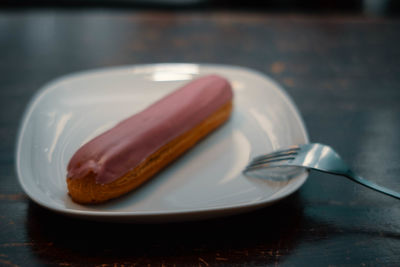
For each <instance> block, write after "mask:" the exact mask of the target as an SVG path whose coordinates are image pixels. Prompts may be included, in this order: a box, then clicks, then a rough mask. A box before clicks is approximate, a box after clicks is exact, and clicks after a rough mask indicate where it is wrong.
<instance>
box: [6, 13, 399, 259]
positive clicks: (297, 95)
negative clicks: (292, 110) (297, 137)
mask: <svg viewBox="0 0 400 267" xmlns="http://www.w3.org/2000/svg"><path fill="white" fill-rule="evenodd" d="M399 43H400V21H399V20H397V19H390V18H367V17H362V16H355V15H343V16H340V15H335V16H317V15H296V14H266V13H262V12H248V11H246V12H244V11H243V12H240V11H235V12H231V11H206V12H196V11H186V12H177V11H172V10H169V11H160V10H159V11H151V10H125V11H124V10H118V9H113V10H112V9H111V10H107V9H76V10H75V9H67V10H62V9H27V10H24V9H18V10H9V11H0V55H1V56H0V59H1V60H0V101H1V102H0V109H1V112H0V266H43V265H51V266H399V265H400V253H399V252H400V202H399V201H398V200H395V199H391V198H389V197H386V196H384V195H380V194H378V193H376V192H373V191H370V190H368V189H365V188H363V187H361V186H359V185H357V184H354V183H352V182H350V181H348V180H346V179H344V178H341V177H335V176H330V175H327V174H320V173H314V172H313V173H311V175H310V177H309V179H308V181H307V182H306V184H305V185H304V186H303V187H302V188H301V189H300V190H299V191H298V192H297V193H295V194H294V195H292V196H290V197H289V198H287V199H285V200H283V201H281V202H279V203H277V204H276V205H273V206H271V207H268V208H263V209H260V210H257V211H254V212H250V213H246V214H241V215H236V216H231V217H226V218H220V219H214V220H208V221H198V222H190V223H189V222H187V223H170V224H122V225H121V224H114V223H93V222H88V221H82V220H78V219H73V218H68V217H65V216H63V215H59V214H55V213H53V212H50V211H48V210H46V209H43V208H42V207H40V206H38V205H36V204H34V203H33V202H32V201H30V200H29V199H28V197H27V196H26V195H25V194H24V193H23V191H22V189H21V187H20V186H19V184H18V181H17V177H16V173H15V167H14V149H15V142H16V134H17V130H18V126H19V123H20V119H21V117H22V114H23V112H24V109H25V107H26V105H27V103H28V101H29V99H30V98H31V97H32V96H33V94H35V92H37V90H38V89H39V88H40V87H41V86H43V85H44V84H45V83H47V82H49V81H50V80H53V79H55V78H57V77H59V76H62V75H65V74H70V73H73V72H77V71H81V70H87V69H92V68H103V67H110V66H117V65H127V64H142V63H158V62H196V63H218V64H232V65H240V66H244V67H249V68H253V69H256V70H258V71H261V72H263V73H265V74H266V75H269V76H271V77H272V78H274V79H275V80H276V81H278V82H279V83H281V84H282V85H283V86H284V87H285V88H286V90H287V92H288V93H289V94H290V95H291V97H292V98H293V100H294V101H295V103H296V104H297V106H298V108H299V110H300V112H301V113H302V115H303V118H304V121H305V123H306V125H307V128H308V131H309V134H310V139H311V140H312V141H314V142H322V143H327V144H330V145H332V146H333V147H335V148H336V149H337V150H338V152H339V153H340V154H341V155H342V156H343V157H344V158H345V159H346V161H348V163H349V164H350V165H352V166H353V167H354V169H355V170H356V171H357V172H359V173H360V174H361V175H363V176H365V177H367V178H369V179H371V180H373V181H375V182H377V183H381V184H384V185H386V186H390V187H392V188H393V189H395V190H400V164H399V162H400V138H399V137H400V104H399V102H400V49H399Z"/></svg>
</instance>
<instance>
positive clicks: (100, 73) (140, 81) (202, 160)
mask: <svg viewBox="0 0 400 267" xmlns="http://www.w3.org/2000/svg"><path fill="white" fill-rule="evenodd" d="M210 73H217V74H220V75H222V76H224V77H226V78H227V79H228V80H230V82H231V83H232V86H233V90H234V111H233V114H232V117H231V119H230V120H229V122H228V123H226V124H225V125H224V126H222V127H221V128H219V129H218V130H217V131H215V132H214V133H212V134H211V135H210V136H208V137H207V138H206V139H205V140H204V141H202V142H201V143H200V144H198V145H197V146H196V147H194V148H193V149H192V150H190V151H189V152H188V153H187V154H186V155H185V156H184V157H182V158H180V159H179V160H178V161H176V162H175V163H173V164H172V165H170V167H168V168H167V169H166V170H164V171H162V172H161V173H160V174H158V175H157V176H156V177H155V178H153V179H152V180H151V181H150V182H148V183H146V184H145V185H144V186H142V187H140V188H139V189H138V190H136V191H135V192H132V193H129V194H128V195H126V196H124V197H122V198H120V199H117V200H113V201H111V202H109V203H107V204H104V205H96V206H84V205H78V204H76V203H74V202H72V201H71V199H70V198H69V196H68V195H67V187H66V182H65V176H66V166H67V163H68V161H69V159H70V157H71V156H72V155H73V153H74V152H75V151H76V150H77V149H78V148H79V147H80V146H81V145H82V144H83V143H85V142H86V141H88V140H89V139H91V138H93V137H94V136H96V135H98V134H100V133H101V132H103V131H104V130H106V129H108V128H110V127H112V126H113V125H114V124H115V123H116V122H118V121H120V120H121V119H123V118H125V117H127V116H129V115H131V114H134V113H136V112H137V111H139V110H141V109H143V108H144V107H146V106H147V105H148V104H149V103H151V102H153V101H155V100H156V99H158V98H160V97H162V96H164V95H166V94H167V93H168V92H170V91H172V90H174V89H175V88H177V87H179V86H180V85H182V84H184V83H186V82H188V80H191V79H193V78H195V77H198V76H201V75H205V74H210ZM307 142H308V138H307V132H306V129H305V127H304V124H303V122H302V119H301V117H300V114H299V112H298V111H297V109H296V107H295V106H294V104H293V102H292V101H291V100H290V98H289V97H288V95H287V94H286V93H285V92H284V90H283V89H282V88H281V87H280V86H279V85H278V84H276V83H275V82H273V81H272V80H271V79H269V78H268V77H266V76H264V75H263V74H261V73H258V72H255V71H253V70H250V69H245V68H241V67H232V66H221V65H198V64H154V65H139V66H125V67H115V68H109V69H100V70H94V71H87V72H83V73H78V74H74V75H69V76H66V77H63V78H61V79H58V80H56V81H54V82H52V83H50V84H48V85H47V86H45V87H44V88H42V89H41V90H40V91H39V92H38V93H37V94H36V96H35V97H34V98H33V99H32V101H31V102H30V105H29V107H28V108H27V111H26V113H25V115H24V118H23V121H22V125H21V128H20V132H19V137H18V144H17V154H16V162H17V172H18V177H19V182H20V184H21V186H22V188H23V189H24V191H25V192H26V193H27V194H28V196H29V197H30V198H32V200H34V201H35V202H37V203H38V204H40V205H42V206H44V207H46V208H49V209H51V210H54V211H57V212H61V213H64V214H67V215H75V216H80V217H85V218H90V219H96V220H113V221H155V222H164V221H179V220H193V219H200V218H208V217H215V216H222V215H227V214H233V213H238V212H243V211H247V210H251V209H254V208H258V207H261V206H265V205H268V204H271V203H273V202H275V201H277V200H280V199H282V198H284V197H286V196H288V195H290V194H291V193H293V192H294V191H295V190H297V189H298V188H299V187H300V186H301V185H302V184H303V183H304V182H305V180H306V179H307V173H304V174H303V175H301V176H299V177H298V178H296V179H294V180H291V181H289V182H283V183H282V182H281V183H276V182H270V181H265V180H259V179H255V178H248V177H245V176H244V175H243V174H242V170H243V168H244V167H245V165H246V164H247V163H248V161H249V160H250V158H252V157H253V156H255V155H258V154H262V153H266V152H269V151H271V150H273V149H276V148H279V147H282V146H286V145H292V144H300V143H307Z"/></svg>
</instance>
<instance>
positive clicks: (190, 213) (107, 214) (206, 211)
mask: <svg viewBox="0 0 400 267" xmlns="http://www.w3.org/2000/svg"><path fill="white" fill-rule="evenodd" d="M189 65H190V66H197V67H198V68H199V69H201V68H221V69H231V70H232V69H233V70H239V71H244V72H248V73H250V74H253V75H256V76H258V77H260V78H262V79H264V80H266V81H268V82H269V83H271V84H273V89H274V90H275V91H276V92H277V93H279V94H280V95H281V96H282V99H283V100H284V101H285V102H286V103H287V104H288V107H290V108H291V109H292V113H293V115H294V116H295V118H296V120H297V121H298V123H299V125H300V131H301V133H302V135H303V137H304V141H305V143H308V142H309V135H308V131H307V127H306V124H305V122H304V119H303V118H302V116H301V113H300V111H299V109H298V107H297V105H296V104H295V102H294V101H293V99H292V97H291V96H290V95H289V94H288V92H287V91H286V90H285V89H284V87H283V86H282V85H280V84H279V83H278V82H276V81H275V80H274V79H272V78H270V77H269V76H268V75H266V74H264V73H262V72H261V71H258V70H254V69H251V68H248V67H244V66H237V65H227V64H208V63H149V64H132V65H119V66H111V67H101V68H94V69H88V70H82V71H78V72H73V73H70V74H66V75H62V76H60V77H58V78H55V79H53V80H50V81H49V82H47V83H45V84H44V85H43V86H41V87H40V88H39V89H38V90H37V91H36V92H35V93H34V94H33V95H32V97H31V98H30V100H29V102H28V103H27V105H26V108H25V111H24V112H23V115H22V117H21V119H20V124H19V127H18V131H17V140H16V141H17V143H16V146H15V153H14V155H15V169H16V173H17V179H18V182H19V184H20V186H21V187H22V189H23V191H24V192H25V194H27V196H28V197H29V198H30V199H31V200H32V201H33V202H35V203H36V204H38V205H40V206H42V207H44V208H47V209H49V210H52V211H54V212H57V213H61V214H64V215H69V216H74V217H81V218H88V219H95V220H98V219H100V220H104V219H112V218H115V219H117V218H119V219H122V218H123V219H124V220H126V219H128V220H129V219H131V220H132V221H154V220H156V221H160V218H163V219H164V220H162V221H182V220H190V219H191V217H199V218H200V217H201V218H207V217H216V216H214V215H215V213H217V212H221V214H222V215H223V214H234V213H235V214H237V213H240V212H241V211H247V210H254V209H257V208H259V207H265V206H269V205H272V204H274V203H276V202H278V201H280V200H282V199H284V198H286V197H288V196H290V195H291V194H293V193H294V192H296V191H297V190H298V189H300V188H301V187H302V185H303V184H304V183H305V182H306V181H307V179H308V172H307V173H306V174H305V175H304V176H303V177H301V178H299V181H297V182H296V183H297V184H295V185H294V186H292V187H291V188H289V189H288V188H287V185H285V186H283V187H282V188H280V189H279V190H278V191H276V192H274V193H273V194H272V195H271V196H270V197H269V198H267V199H265V200H262V201H258V202H256V203H252V202H247V203H241V204H236V205H228V206H218V207H209V208H196V209H195V210H193V209H181V210H179V211H95V210H77V209H70V208H62V207H58V206H52V205H48V203H47V202H45V201H42V200H41V199H39V198H37V197H36V196H35V194H33V193H31V191H30V189H29V188H28V186H27V185H26V184H25V182H24V179H23V178H22V170H21V160H20V159H21V156H20V155H21V149H22V148H21V146H22V141H23V137H24V134H23V133H24V132H25V130H26V127H27V124H28V122H29V118H30V116H31V114H32V112H33V111H34V110H35V108H36V106H37V105H38V103H39V102H40V99H41V98H43V97H44V96H45V95H47V94H49V93H50V92H51V91H53V90H56V89H57V88H58V87H59V86H60V83H62V82H63V81H65V80H69V79H79V78H82V77H85V76H87V75H96V74H99V73H102V72H107V71H115V72H118V71H123V70H129V69H131V70H133V69H144V68H149V67H177V66H181V67H183V66H189ZM56 85H57V86H56ZM288 185H290V184H288ZM282 190H286V191H285V192H284V193H283V194H282V193H281V194H280V196H278V197H275V198H273V199H270V198H271V197H272V196H274V195H276V194H278V193H280V192H281V191H282ZM218 217H220V216H218ZM178 218H181V219H178Z"/></svg>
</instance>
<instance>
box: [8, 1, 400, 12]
mask: <svg viewBox="0 0 400 267" xmlns="http://www.w3.org/2000/svg"><path fill="white" fill-rule="evenodd" d="M0 7H2V8H7V7H8V8H21V7H30V8H32V7H74V8H76V7H114V8H163V9H165V8H167V9H168V8H183V9H191V8H195V9H209V8H213V9H216V8H223V9H256V10H258V11H261V10H262V11H270V12H307V13H308V12H316V13H344V12H345V13H352V14H353V13H360V14H365V15H374V16H397V15H399V14H400V1H397V0H347V1H346V0H344V1H343V0H340V1H335V0H265V1H257V0H3V1H0Z"/></svg>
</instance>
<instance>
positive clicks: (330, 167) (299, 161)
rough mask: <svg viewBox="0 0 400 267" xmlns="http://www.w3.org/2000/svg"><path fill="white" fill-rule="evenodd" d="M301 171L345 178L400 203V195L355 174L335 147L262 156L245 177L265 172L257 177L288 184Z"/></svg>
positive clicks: (311, 146) (309, 147)
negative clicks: (311, 171) (324, 173)
mask: <svg viewBox="0 0 400 267" xmlns="http://www.w3.org/2000/svg"><path fill="white" fill-rule="evenodd" d="M299 168H300V169H302V170H303V171H304V168H305V169H313V170H317V171H322V172H327V173H331V174H336V175H342V176H344V177H346V178H349V179H350V180H352V181H354V182H356V183H359V184H361V185H363V186H366V187H368V188H371V189H373V190H375V191H378V192H381V193H383V194H386V195H389V196H391V197H394V198H397V199H400V193H398V192H395V191H393V190H391V189H388V188H385V187H383V186H380V185H377V184H375V183H372V182H371V181H368V180H366V179H364V178H362V177H360V176H358V175H357V174H355V173H354V172H353V171H352V170H351V169H350V167H349V166H348V165H347V164H346V163H345V162H344V161H343V160H342V159H341V157H340V156H339V155H338V154H337V153H336V152H335V151H334V150H333V149H332V148H331V147H329V146H327V145H322V144H305V145H297V146H292V147H289V148H287V149H282V150H279V151H275V152H273V153H270V154H266V155H261V156H258V157H256V158H254V159H253V160H252V161H251V162H250V163H249V164H248V165H247V167H246V168H245V170H244V173H245V174H250V173H251V172H253V173H257V172H258V171H261V175H260V174H258V175H257V176H264V178H269V177H271V179H273V180H287V179H290V178H292V177H294V176H296V174H297V175H298V174H299Z"/></svg>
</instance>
